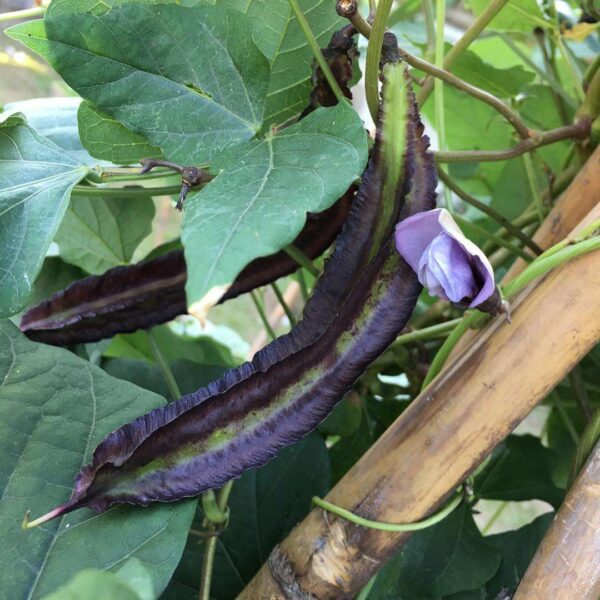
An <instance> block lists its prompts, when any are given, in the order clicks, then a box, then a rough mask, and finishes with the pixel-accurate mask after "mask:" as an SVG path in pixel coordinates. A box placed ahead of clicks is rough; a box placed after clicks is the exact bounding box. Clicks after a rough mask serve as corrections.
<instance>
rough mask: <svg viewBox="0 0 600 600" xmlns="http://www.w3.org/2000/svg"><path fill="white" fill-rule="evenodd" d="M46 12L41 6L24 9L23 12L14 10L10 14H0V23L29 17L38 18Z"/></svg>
mask: <svg viewBox="0 0 600 600" xmlns="http://www.w3.org/2000/svg"><path fill="white" fill-rule="evenodd" d="M45 12H46V9H45V7H43V6H34V7H32V8H26V9H25V10H15V11H12V12H5V13H2V14H0V23H5V22H6V21H16V20H17V19H29V18H30V17H39V16H40V15H43V14H44V13H45Z"/></svg>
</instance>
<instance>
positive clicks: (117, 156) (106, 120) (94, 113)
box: [77, 102, 160, 165]
mask: <svg viewBox="0 0 600 600" xmlns="http://www.w3.org/2000/svg"><path fill="white" fill-rule="evenodd" d="M77 122H78V124H79V134H80V135H81V143H82V144H83V145H84V146H85V147H86V149H87V150H88V152H89V153H90V154H91V155H92V156H95V157H96V158H102V159H104V160H108V161H110V162H112V163H114V164H117V165H121V164H125V165H127V164H132V163H136V162H139V160H140V158H147V157H157V156H160V148H157V147H156V146H153V145H152V144H150V143H149V142H148V141H147V140H146V138H144V137H143V136H141V135H139V134H138V133H135V131H131V129H128V128H127V127H125V125H123V124H122V123H119V121H117V120H116V119H113V118H112V117H110V116H109V115H107V114H106V113H104V112H102V111H101V110H100V109H99V108H97V107H96V106H94V105H93V104H90V103H89V102H82V103H81V105H80V106H79V111H78V113H77Z"/></svg>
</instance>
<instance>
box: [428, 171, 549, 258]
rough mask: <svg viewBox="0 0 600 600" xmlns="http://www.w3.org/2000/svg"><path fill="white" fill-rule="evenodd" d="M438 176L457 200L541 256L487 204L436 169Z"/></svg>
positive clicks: (520, 232)
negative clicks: (475, 210)
mask: <svg viewBox="0 0 600 600" xmlns="http://www.w3.org/2000/svg"><path fill="white" fill-rule="evenodd" d="M438 175H439V177H440V179H441V180H442V182H443V183H444V185H446V186H448V188H450V190H452V191H453V192H454V193H455V194H456V195H457V196H458V197H459V198H461V199H462V200H464V201H465V202H466V203H467V204H470V205H471V206H474V207H475V208H476V209H477V210H479V211H481V212H482V213H484V214H486V215H488V217H491V218H492V219H494V221H496V222H497V223H499V224H500V225H502V226H503V227H504V229H505V230H506V231H507V232H510V234H511V235H512V236H513V237H515V238H516V239H518V240H520V241H521V242H523V244H525V246H527V247H528V248H529V249H531V250H532V251H533V252H535V253H536V254H541V253H542V252H543V250H542V249H541V248H540V247H539V246H538V245H537V244H536V243H535V242H534V241H533V240H532V239H531V238H530V237H528V236H526V235H525V234H524V233H523V232H522V231H521V230H520V229H519V228H518V227H516V226H515V225H513V224H512V223H511V222H510V221H509V220H508V219H507V218H506V217H504V216H503V215H501V214H500V213H499V212H498V211H496V210H495V209H493V208H492V207H491V206H488V205H487V204H484V203H483V202H480V201H479V200H477V198H475V197H474V196H471V195H470V194H468V193H467V192H465V191H464V190H463V189H462V188H461V187H459V186H458V184H457V183H455V182H454V181H453V180H452V179H450V177H449V176H448V175H447V174H446V173H445V172H444V171H442V170H441V169H438Z"/></svg>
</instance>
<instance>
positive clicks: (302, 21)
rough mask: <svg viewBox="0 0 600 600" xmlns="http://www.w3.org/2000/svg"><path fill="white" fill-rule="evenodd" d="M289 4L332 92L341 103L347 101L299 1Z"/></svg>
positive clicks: (291, 0) (289, 0)
mask: <svg viewBox="0 0 600 600" xmlns="http://www.w3.org/2000/svg"><path fill="white" fill-rule="evenodd" d="M288 2H289V3H290V6H291V7H292V10H293V11H294V15H296V19H297V20H298V25H300V29H302V33H304V37H305V38H306V41H307V42H308V45H309V46H310V48H311V50H312V51H313V54H314V57H315V59H316V61H317V63H318V65H319V67H320V68H321V71H322V73H323V75H324V76H325V79H327V83H328V84H329V87H330V88H331V91H332V92H333V93H334V94H335V97H336V98H337V99H338V102H341V101H342V100H344V99H345V97H344V93H343V92H342V90H341V88H340V86H339V84H338V82H337V80H336V78H335V77H334V76H333V73H332V72H331V69H330V68H329V65H328V64H327V61H326V60H325V57H324V56H323V52H322V51H321V48H320V47H319V44H318V42H317V40H316V39H315V36H314V35H313V32H312V31H311V29H310V25H309V24H308V21H307V20H306V17H305V16H304V13H303V12H302V10H301V8H300V6H299V4H298V0H288ZM332 10H333V9H332Z"/></svg>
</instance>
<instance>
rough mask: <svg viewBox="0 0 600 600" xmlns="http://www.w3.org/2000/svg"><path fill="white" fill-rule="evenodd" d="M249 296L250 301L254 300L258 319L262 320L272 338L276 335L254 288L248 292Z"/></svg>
mask: <svg viewBox="0 0 600 600" xmlns="http://www.w3.org/2000/svg"><path fill="white" fill-rule="evenodd" d="M250 298H252V302H254V306H256V310H257V312H258V315H259V316H260V320H261V321H262V324H263V327H264V328H265V331H266V332H267V334H268V335H269V337H270V338H271V339H272V340H274V339H275V338H276V337H277V335H276V334H275V332H274V331H273V328H272V327H271V323H269V319H268V318H267V315H266V313H265V309H264V307H263V305H262V302H261V301H260V300H259V298H258V296H257V294H256V291H255V290H252V291H251V292H250Z"/></svg>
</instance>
